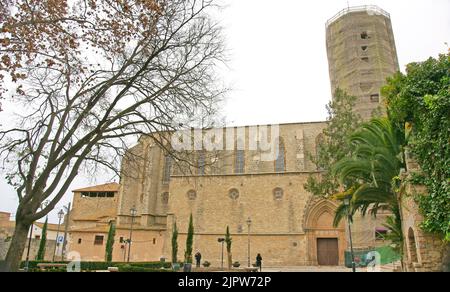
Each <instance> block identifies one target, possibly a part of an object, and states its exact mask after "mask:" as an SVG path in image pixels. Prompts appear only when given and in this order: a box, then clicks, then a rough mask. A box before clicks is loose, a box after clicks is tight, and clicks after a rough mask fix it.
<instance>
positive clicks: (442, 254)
mask: <svg viewBox="0 0 450 292" xmlns="http://www.w3.org/2000/svg"><path fill="white" fill-rule="evenodd" d="M407 194H408V195H405V196H403V197H402V198H401V206H402V227H403V235H404V240H405V255H404V259H405V263H406V270H407V271H408V272H440V271H443V270H448V268H449V267H448V265H449V258H448V257H449V253H450V245H449V244H448V243H444V241H443V240H442V238H439V237H438V236H436V235H435V234H430V233H426V232H424V231H423V230H422V229H421V227H420V224H421V222H422V221H423V217H422V215H421V214H420V211H419V207H418V205H417V203H416V202H415V200H414V195H416V194H426V189H425V187H423V186H413V185H409V186H408V187H407Z"/></svg>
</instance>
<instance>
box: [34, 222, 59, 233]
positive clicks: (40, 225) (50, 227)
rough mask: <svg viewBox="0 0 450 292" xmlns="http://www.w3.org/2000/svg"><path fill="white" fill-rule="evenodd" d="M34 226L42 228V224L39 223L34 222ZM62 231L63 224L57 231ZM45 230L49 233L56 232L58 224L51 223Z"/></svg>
mask: <svg viewBox="0 0 450 292" xmlns="http://www.w3.org/2000/svg"><path fill="white" fill-rule="evenodd" d="M34 225H36V226H38V227H39V228H41V229H42V228H44V223H40V222H36V223H34ZM62 229H64V223H61V225H60V227H59V230H60V231H61V230H62ZM47 230H50V231H57V230H58V224H53V223H47Z"/></svg>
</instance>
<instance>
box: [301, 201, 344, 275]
mask: <svg viewBox="0 0 450 292" xmlns="http://www.w3.org/2000/svg"><path fill="white" fill-rule="evenodd" d="M336 209H337V205H336V204H335V203H334V202H332V201H329V200H325V199H312V200H311V202H310V203H309V204H308V208H307V210H306V213H305V214H306V217H305V221H304V222H305V225H304V230H305V232H306V238H307V239H306V247H307V258H308V264H309V265H311V266H318V265H324V266H336V265H344V251H345V249H346V247H347V241H346V239H345V227H344V226H345V225H344V222H341V223H340V224H339V226H338V227H337V228H335V227H333V219H334V214H335V211H336Z"/></svg>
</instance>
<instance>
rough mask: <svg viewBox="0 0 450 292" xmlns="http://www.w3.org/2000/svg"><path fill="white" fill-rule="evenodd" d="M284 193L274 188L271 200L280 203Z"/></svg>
mask: <svg viewBox="0 0 450 292" xmlns="http://www.w3.org/2000/svg"><path fill="white" fill-rule="evenodd" d="M283 195H284V191H283V189H282V188H276V189H274V190H273V199H274V200H276V201H280V200H282V199H283Z"/></svg>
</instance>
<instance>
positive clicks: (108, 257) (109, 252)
mask: <svg viewBox="0 0 450 292" xmlns="http://www.w3.org/2000/svg"><path fill="white" fill-rule="evenodd" d="M115 236H116V226H115V225H114V223H113V222H111V223H110V225H109V232H108V240H107V241H106V250H105V261H106V262H107V263H110V262H112V257H113V248H114V237H115Z"/></svg>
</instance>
